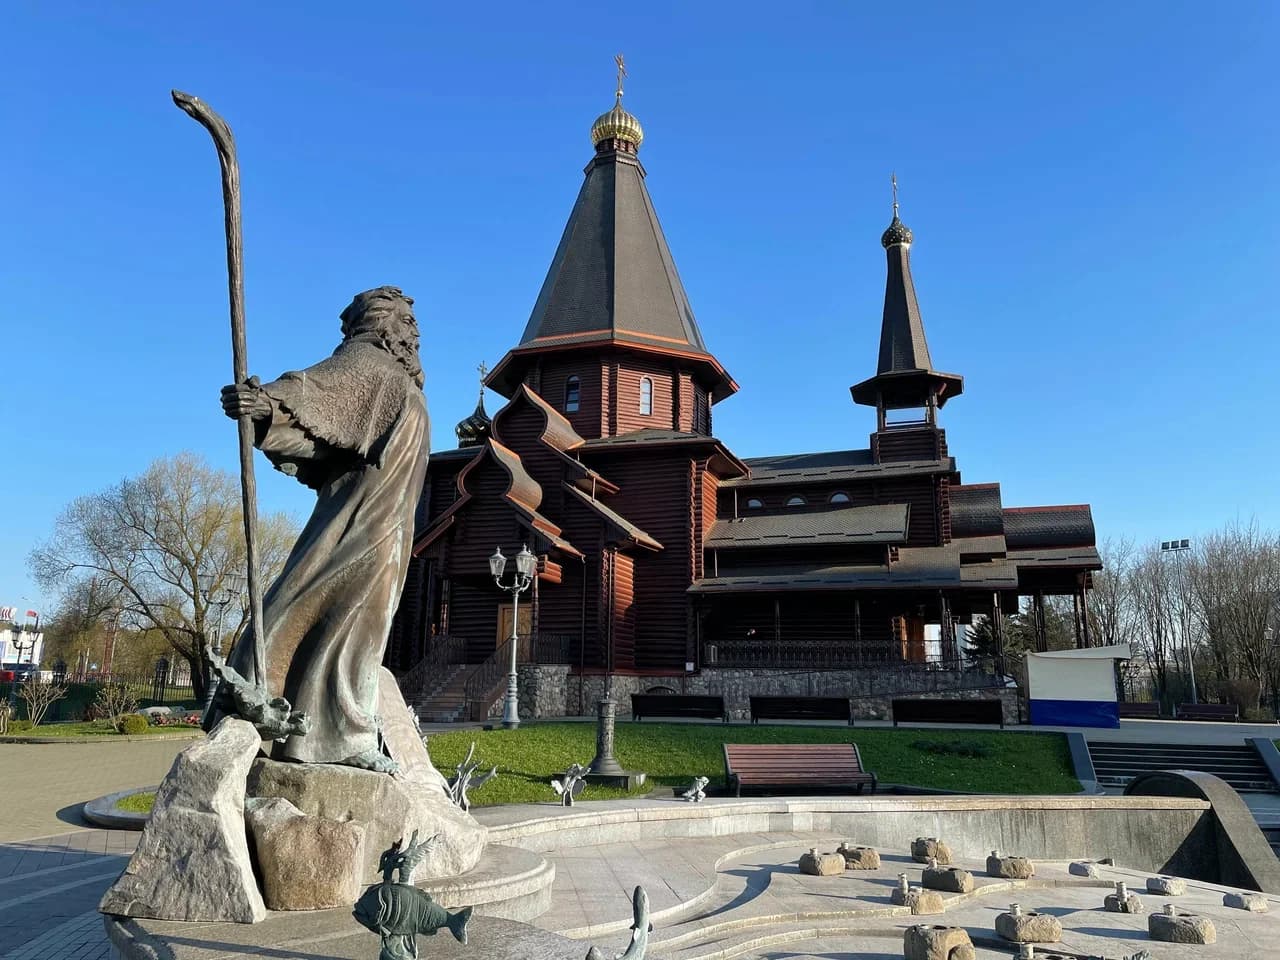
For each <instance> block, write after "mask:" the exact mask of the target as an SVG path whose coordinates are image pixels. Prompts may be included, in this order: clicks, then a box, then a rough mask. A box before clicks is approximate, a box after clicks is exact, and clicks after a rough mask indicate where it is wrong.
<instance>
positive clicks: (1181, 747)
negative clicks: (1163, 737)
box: [1089, 740, 1280, 793]
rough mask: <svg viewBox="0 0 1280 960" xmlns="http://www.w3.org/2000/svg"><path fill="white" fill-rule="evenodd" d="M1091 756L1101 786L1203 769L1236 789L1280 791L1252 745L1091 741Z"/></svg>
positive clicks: (1118, 784) (1120, 785) (1117, 784)
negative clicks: (1142, 776)
mask: <svg viewBox="0 0 1280 960" xmlns="http://www.w3.org/2000/svg"><path fill="white" fill-rule="evenodd" d="M1089 755H1090V757H1091V758H1092V759H1093V769H1094V772H1095V773H1096V774H1097V776H1098V783H1100V784H1102V785H1103V786H1111V787H1123V786H1125V785H1126V784H1128V783H1129V781H1131V780H1133V779H1134V778H1135V777H1137V776H1138V775H1139V774H1142V773H1148V772H1150V771H1152V770H1200V771H1202V772H1204V773H1211V774H1213V775H1214V776H1215V777H1221V778H1222V779H1223V780H1225V781H1226V782H1227V783H1229V784H1231V786H1232V787H1234V788H1235V789H1236V790H1243V791H1262V792H1270V793H1276V792H1280V787H1277V785H1276V782H1275V781H1274V780H1272V779H1271V774H1269V773H1268V772H1267V768H1266V766H1265V765H1264V764H1263V763H1262V760H1261V758H1260V757H1259V756H1258V752H1257V751H1256V750H1254V748H1253V747H1252V746H1249V745H1247V744H1246V745H1241V746H1230V745H1227V744H1206V745H1195V744H1185V743H1122V742H1119V741H1114V740H1108V741H1101V740H1090V741H1089Z"/></svg>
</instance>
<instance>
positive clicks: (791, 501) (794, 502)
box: [787, 496, 806, 507]
mask: <svg viewBox="0 0 1280 960" xmlns="http://www.w3.org/2000/svg"><path fill="white" fill-rule="evenodd" d="M805 504H806V501H805V498H804V497H801V496H794V497H788V498H787V506H788V507H803V506H805Z"/></svg>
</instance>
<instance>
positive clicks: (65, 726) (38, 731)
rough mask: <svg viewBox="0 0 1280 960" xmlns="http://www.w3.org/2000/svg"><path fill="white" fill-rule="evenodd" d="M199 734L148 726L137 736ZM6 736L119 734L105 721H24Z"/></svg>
mask: <svg viewBox="0 0 1280 960" xmlns="http://www.w3.org/2000/svg"><path fill="white" fill-rule="evenodd" d="M199 732H200V728H199V727H183V726H171V727H155V726H148V727H147V729H146V732H145V733H142V734H139V736H158V735H163V734H168V735H169V736H173V735H174V734H180V733H189V734H191V735H192V736H194V735H195V734H198V733H199ZM8 736H11V737H118V736H121V734H118V733H116V732H115V730H114V729H112V727H111V724H109V723H108V722H107V721H106V720H85V721H81V722H79V723H42V724H40V726H38V727H31V726H29V725H27V724H26V723H25V722H24V721H21V720H19V721H16V722H14V723H10V724H9V733H8Z"/></svg>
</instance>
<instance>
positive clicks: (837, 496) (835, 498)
mask: <svg viewBox="0 0 1280 960" xmlns="http://www.w3.org/2000/svg"><path fill="white" fill-rule="evenodd" d="M827 502H828V503H850V502H851V501H850V500H849V495H848V494H847V493H842V492H840V491H836V492H835V493H833V494H832V495H831V499H830V500H828V501H827Z"/></svg>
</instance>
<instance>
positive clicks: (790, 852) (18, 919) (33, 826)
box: [0, 722, 1280, 960]
mask: <svg viewBox="0 0 1280 960" xmlns="http://www.w3.org/2000/svg"><path fill="white" fill-rule="evenodd" d="M1264 730H1265V733H1263V731H1264ZM1275 730H1276V728H1275V727H1267V728H1262V727H1258V728H1257V729H1252V728H1251V727H1250V726H1247V725H1225V724H1173V723H1159V722H1136V723H1132V724H1130V723H1128V722H1126V724H1125V725H1124V726H1123V727H1122V728H1121V730H1120V731H1110V732H1106V731H1104V732H1103V733H1104V735H1107V734H1110V735H1113V736H1116V737H1117V738H1124V737H1133V738H1135V739H1144V740H1147V741H1148V742H1152V741H1156V740H1157V738H1161V737H1166V736H1167V737H1169V738H1172V739H1173V740H1174V742H1177V741H1178V740H1183V741H1188V742H1201V743H1204V742H1213V741H1214V739H1221V740H1222V741H1223V742H1228V741H1230V742H1240V741H1241V740H1242V739H1243V737H1245V736H1258V735H1270V734H1273V733H1274V732H1275ZM855 731H856V728H855ZM1090 735H1091V736H1093V735H1094V734H1093V733H1092V732H1091V733H1090ZM184 745H185V742H183V741H172V740H166V741H156V742H147V741H135V742H129V743H94V744H49V745H36V744H31V745H27V744H0V764H2V769H3V770H4V771H5V777H4V781H3V782H4V790H3V794H4V801H5V803H4V807H5V809H4V817H3V820H2V821H0V841H2V842H0V960H62V958H67V960H106V958H107V957H108V956H109V947H108V944H107V940H106V938H105V935H104V933H103V929H102V920H101V917H100V915H99V914H98V913H97V911H96V906H97V903H98V900H99V898H100V897H101V895H102V893H103V891H104V890H105V889H106V888H107V887H108V886H109V885H110V883H111V882H112V881H113V880H114V879H115V878H116V876H118V874H119V873H120V871H121V870H122V869H123V867H124V866H125V864H126V863H127V860H128V857H129V855H130V853H131V852H132V850H133V848H134V846H135V845H136V843H137V839H138V836H139V835H138V834H137V833H134V832H129V831H114V830H100V829H94V828H92V827H90V826H88V825H87V824H85V823H84V822H83V821H82V820H81V819H80V817H79V814H78V806H79V804H80V803H81V802H83V801H84V800H86V799H90V798H92V797H95V796H99V795H102V794H105V793H109V792H112V791H115V790H121V789H126V788H129V787H133V786H142V785H147V784H154V783H157V782H158V781H159V780H160V779H161V778H162V777H163V776H164V774H165V772H166V771H167V770H168V768H169V765H170V763H171V762H172V759H173V757H174V755H176V754H177V752H178V751H179V750H181V749H182V747H183V746H184ZM648 802H649V803H652V802H653V801H648ZM716 802H718V801H714V800H713V801H708V804H714V803H716ZM594 807H595V805H589V806H588V807H584V808H583V809H589V808H594ZM557 809H558V808H556V807H555V806H553V805H545V806H544V805H534V806H530V807H525V808H511V807H508V808H489V809H480V810H477V811H475V812H476V814H477V815H478V817H479V819H481V820H482V821H485V822H488V823H490V824H492V825H493V826H494V827H495V828H498V829H499V831H501V830H502V829H503V828H504V827H507V826H509V825H510V824H512V823H513V822H515V821H519V820H520V819H521V818H522V817H531V816H532V817H538V816H543V815H546V814H547V813H552V814H554V813H555V812H556V811H557ZM842 839H853V840H857V839H858V838H857V837H856V836H855V837H852V838H845V837H843V836H837V835H834V834H830V833H822V832H814V831H804V830H778V831H772V830H766V831H751V832H745V833H739V834H735V835H733V836H725V837H702V838H684V839H680V840H678V841H677V840H674V839H671V838H659V837H655V838H653V839H647V838H644V837H640V838H636V837H630V838H627V839H625V840H623V841H620V842H616V843H600V844H590V845H588V844H580V845H571V846H568V847H565V848H564V849H556V850H548V851H546V852H545V853H544V854H543V855H544V856H545V857H546V858H547V860H548V861H550V862H551V863H552V864H553V865H554V867H555V871H556V872H555V880H554V884H553V886H552V897H551V907H550V909H548V910H547V911H546V912H545V913H544V914H542V915H541V916H539V917H538V918H536V919H535V920H534V921H533V924H534V925H535V926H537V927H540V928H542V929H545V930H548V931H554V932H557V933H560V934H563V935H567V936H570V937H573V938H575V939H582V940H583V941H584V952H585V943H586V941H590V942H593V943H596V944H597V945H599V946H600V947H602V948H605V949H609V948H611V949H613V950H614V951H615V952H616V951H618V950H621V949H622V947H623V946H624V944H625V940H626V936H627V932H626V928H627V926H628V925H629V923H630V917H631V901H630V898H631V891H632V889H633V888H634V887H635V885H636V884H640V885H643V886H644V887H645V889H646V891H647V892H648V894H649V898H650V903H651V906H652V909H653V911H654V926H655V930H654V934H653V939H652V946H651V950H650V956H651V957H654V958H661V960H697V958H711V957H720V958H728V957H730V956H733V957H737V956H741V957H745V958H756V960H783V958H788V960H801V958H810V957H820V958H837V957H838V958H842V960H843V958H846V957H857V958H860V960H887V958H889V957H895V958H896V957H900V956H901V928H902V926H903V925H904V924H906V923H909V922H912V921H911V920H910V919H909V918H905V917H902V916H892V915H891V914H892V911H888V910H887V909H886V908H887V906H888V896H889V893H890V891H891V888H892V885H893V883H894V882H895V878H896V875H897V874H898V873H899V872H906V873H907V874H908V875H909V876H910V877H911V878H912V880H913V881H916V882H918V880H919V866H918V865H916V864H912V863H909V862H908V858H907V857H906V856H905V854H906V851H905V849H896V850H895V849H888V848H887V847H883V848H882V854H883V856H884V864H883V867H882V869H881V870H879V871H872V872H868V873H865V874H861V873H859V874H855V873H846V874H844V875H841V876H838V877H834V878H817V877H808V876H806V875H803V874H801V873H799V871H798V869H797V868H796V866H795V864H796V861H797V859H798V857H799V855H800V854H801V853H802V852H803V851H804V850H806V849H808V848H809V847H812V846H817V847H819V848H821V849H834V848H835V846H836V844H837V843H838V842H839V841H840V840H842ZM962 865H964V866H967V867H969V868H971V869H974V870H975V871H976V872H977V873H979V874H980V873H981V864H980V863H978V862H977V861H973V862H963V864H962ZM1144 878H1145V874H1140V873H1136V872H1134V871H1131V870H1126V869H1123V868H1122V867H1121V868H1104V870H1103V876H1102V877H1101V879H1100V880H1099V881H1092V882H1091V883H1092V885H1090V883H1082V882H1081V881H1080V878H1075V877H1069V876H1068V874H1067V872H1066V863H1065V862H1057V863H1040V864H1038V866H1037V877H1036V878H1035V880H1033V881H1031V882H1030V884H1029V885H1025V886H1023V888H1022V889H1019V890H1016V891H1015V890H1012V889H1010V886H1009V883H1008V882H1005V881H987V880H981V879H980V882H979V883H980V885H979V889H978V890H977V891H976V892H975V894H973V895H971V896H970V897H968V898H964V899H962V900H957V901H956V902H954V903H952V904H949V909H948V913H947V914H946V916H945V917H944V918H942V919H941V920H937V919H936V918H935V920H934V921H931V922H945V923H947V924H954V925H960V926H965V927H966V928H969V929H970V930H971V933H972V935H973V936H974V939H975V943H977V944H978V946H979V956H980V957H992V958H994V957H1007V956H1009V955H1010V952H1009V950H1008V948H996V947H995V946H994V945H991V944H986V945H984V940H983V939H982V938H983V937H984V936H985V937H987V938H988V939H989V938H990V936H991V934H990V930H991V927H992V925H993V922H994V916H995V914H996V913H998V912H1001V911H1003V910H1005V909H1007V908H1008V903H1009V902H1011V901H1012V900H1017V901H1018V902H1020V903H1021V904H1022V906H1023V908H1024V909H1026V910H1031V909H1035V910H1041V911H1044V912H1051V913H1054V914H1055V915H1057V916H1059V918H1060V919H1061V921H1062V923H1063V926H1064V928H1065V930H1066V931H1067V933H1066V936H1065V937H1064V943H1063V946H1064V948H1069V949H1070V950H1071V951H1075V952H1077V953H1080V954H1085V955H1088V954H1090V953H1092V954H1098V955H1102V956H1113V955H1115V956H1121V955H1123V953H1122V949H1123V950H1128V951H1129V952H1130V953H1132V952H1136V950H1137V949H1138V947H1139V946H1141V947H1145V948H1147V949H1151V950H1152V955H1153V957H1154V958H1156V960H1166V958H1168V960H1177V958H1180V957H1201V956H1204V957H1212V956H1219V955H1220V956H1223V957H1226V956H1231V957H1234V958H1241V960H1243V958H1250V957H1255V956H1256V957H1258V958H1261V957H1264V956H1268V955H1269V954H1268V953H1267V952H1266V950H1267V948H1266V947H1265V945H1264V944H1265V941H1266V939H1267V938H1269V939H1270V940H1271V941H1272V942H1274V940H1275V939H1276V938H1277V937H1280V918H1277V921H1276V922H1273V921H1272V920H1271V919H1270V915H1268V916H1265V917H1257V916H1254V915H1251V914H1246V913H1243V912H1241V911H1232V910H1227V909H1226V908H1224V907H1223V906H1222V903H1221V889H1220V888H1216V887H1213V886H1212V885H1210V884H1199V883H1192V884H1191V885H1190V886H1191V890H1190V891H1189V893H1188V894H1187V895H1186V896H1185V897H1182V898H1179V899H1178V901H1177V902H1178V905H1179V907H1181V908H1183V909H1187V908H1190V909H1192V910H1195V911H1196V912H1198V913H1203V914H1204V915H1206V916H1209V917H1211V918H1212V919H1213V920H1214V923H1215V924H1216V925H1217V927H1218V930H1219V943H1218V945H1217V946H1216V947H1197V948H1189V947H1181V948H1172V947H1165V946H1163V945H1158V944H1155V945H1153V944H1150V943H1149V942H1147V941H1146V938H1145V929H1146V927H1145V918H1143V917H1137V918H1128V917H1122V916H1118V915H1114V914H1106V913H1104V912H1103V911H1102V910H1101V900H1102V896H1103V894H1104V893H1106V892H1107V888H1108V887H1109V885H1110V883H1111V882H1112V881H1114V880H1118V879H1123V880H1127V881H1129V882H1130V883H1131V884H1132V885H1133V886H1134V887H1135V888H1136V889H1139V890H1140V889H1141V888H1142V886H1143V881H1144ZM1145 899H1146V900H1147V902H1148V909H1149V910H1150V909H1159V908H1160V906H1161V901H1160V900H1159V898H1157V897H1155V896H1150V897H1146V898H1145ZM1273 909H1276V910H1280V903H1273ZM801 933H804V934H805V936H800V934H801ZM1130 935H1132V936H1133V937H1134V938H1135V939H1133V940H1128V937H1129V936H1130ZM370 946H371V947H372V946H373V943H372V941H371V943H370ZM433 946H434V944H433ZM1196 951H1199V952H1196ZM304 955H312V954H310V953H301V954H299V956H304ZM314 955H316V956H319V955H320V954H314Z"/></svg>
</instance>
